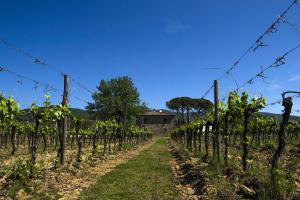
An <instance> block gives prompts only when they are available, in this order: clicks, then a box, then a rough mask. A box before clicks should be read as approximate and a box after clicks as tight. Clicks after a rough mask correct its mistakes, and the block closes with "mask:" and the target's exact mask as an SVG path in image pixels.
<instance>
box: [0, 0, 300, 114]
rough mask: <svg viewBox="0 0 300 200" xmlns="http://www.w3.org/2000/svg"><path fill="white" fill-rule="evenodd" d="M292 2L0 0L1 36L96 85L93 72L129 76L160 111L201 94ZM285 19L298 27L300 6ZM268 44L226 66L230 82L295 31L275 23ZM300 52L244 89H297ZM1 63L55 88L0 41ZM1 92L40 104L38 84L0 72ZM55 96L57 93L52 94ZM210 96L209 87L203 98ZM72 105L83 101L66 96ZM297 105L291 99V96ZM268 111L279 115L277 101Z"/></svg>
mask: <svg viewBox="0 0 300 200" xmlns="http://www.w3.org/2000/svg"><path fill="white" fill-rule="evenodd" d="M290 4H291V0H263V1H262V0H243V1H241V0H227V1H221V0H106V1H104V0H102V1H101V0H99V1H92V0H90V1H83V0H82V1H76V0H74V1H67V0H65V1H58V0H51V1H44V0H43V1H38V0H36V1H30V0H29V1H22V0H18V1H16V0H2V1H1V2H0V27H1V29H0V35H1V37H3V38H5V39H6V40H7V41H10V42H11V43H13V44H15V45H16V46H18V47H20V48H22V49H24V50H26V51H28V52H30V53H31V54H33V55H36V56H37V57H40V58H43V59H44V60H45V61H46V62H47V63H48V64H50V65H51V66H54V67H56V68H59V69H61V70H62V71H65V72H67V73H69V74H71V75H72V76H73V77H74V78H76V79H78V80H80V81H81V83H83V84H84V85H86V86H87V87H88V88H90V89H94V88H95V87H96V86H97V85H98V83H99V80H101V79H110V78H114V77H117V76H123V75H128V76H130V77H132V78H133V80H134V83H135V85H136V86H137V88H138V90H139V92H140V95H141V99H142V100H143V101H145V102H147V104H148V105H149V106H150V107H153V108H163V107H165V101H166V100H168V99H170V98H173V97H177V96H191V97H200V96H202V95H203V93H204V92H205V90H206V89H207V88H208V87H209V86H210V85H211V84H212V82H213V80H214V79H215V78H218V77H219V76H220V75H221V74H222V72H221V71H209V70H203V69H201V68H203V67H204V68H205V67H222V68H224V69H226V68H228V67H229V66H230V65H231V64H232V63H233V62H234V61H235V60H236V59H237V58H238V57H239V56H240V55H241V54H242V53H243V52H244V51H245V50H246V49H247V48H248V47H249V46H250V45H251V44H252V43H253V42H254V41H255V39H256V38H257V37H258V36H259V35H260V34H261V33H262V32H263V31H264V30H265V29H266V28H267V27H268V26H269V25H270V24H271V22H272V21H273V20H274V19H275V18H276V17H277V16H278V15H279V14H280V13H281V12H282V11H283V10H284V9H286V8H287V7H288V5H290ZM287 19H288V20H289V21H291V22H293V23H295V24H297V25H298V26H300V5H298V6H296V7H294V8H293V9H292V10H291V11H290V13H289V14H288V16H287ZM266 43H267V44H268V45H269V46H268V47H265V48H261V49H259V50H258V51H256V52H255V53H252V54H250V56H248V57H247V58H245V59H244V60H243V61H242V62H241V64H240V66H239V68H237V69H236V70H234V76H235V78H236V79H237V81H238V83H242V82H244V81H245V80H247V79H249V78H250V77H251V76H253V75H254V74H256V73H257V72H258V71H259V70H260V67H261V66H263V67H266V66H268V65H270V64H271V63H272V62H273V61H274V59H275V58H276V57H278V56H279V55H281V54H283V53H284V52H285V51H287V50H288V49H291V48H292V47H294V46H296V45H297V44H299V43H300V34H299V33H297V32H296V31H294V30H293V29H291V28H290V27H289V26H287V25H285V24H282V25H281V26H280V27H279V31H278V32H277V33H275V34H272V35H271V36H270V37H268V38H267V39H266ZM299 57H300V49H299V50H297V51H295V52H294V53H293V54H291V55H290V56H289V57H287V60H286V61H287V63H286V65H284V66H282V67H281V68H278V69H274V70H271V71H269V72H268V73H267V74H266V76H267V77H268V79H266V81H267V82H268V83H269V84H266V83H264V82H263V81H261V80H257V81H256V82H255V83H254V84H253V85H251V86H248V87H245V90H246V91H247V92H249V93H250V94H253V93H257V94H260V93H262V94H264V95H265V96H266V97H267V99H268V102H271V101H274V100H277V99H279V98H280V93H281V92H282V91H284V90H300V88H299V85H300V60H299ZM0 66H4V67H8V68H10V69H12V70H14V71H16V72H19V73H21V74H24V75H27V76H29V77H32V78H34V79H37V80H41V81H44V82H46V83H50V84H51V85H53V86H55V87H57V88H62V82H63V80H62V77H61V76H60V75H58V74H57V73H56V72H54V71H52V70H50V69H47V68H46V67H43V66H39V65H36V64H34V63H33V62H32V61H31V60H30V59H28V58H27V57H25V56H23V55H22V54H19V53H16V52H15V51H13V50H12V49H10V48H8V47H7V46H4V45H2V44H0ZM0 80H1V82H0V83H1V86H0V89H1V90H2V91H3V92H4V93H5V94H6V95H12V96H14V97H15V98H16V99H17V100H19V101H20V102H21V106H23V107H25V106H28V105H29V104H30V102H32V101H33V100H36V101H37V102H39V103H40V102H42V99H43V88H39V89H38V90H36V91H35V90H33V89H32V87H33V84H32V83H31V82H28V81H23V82H22V84H20V83H17V81H18V79H17V78H16V77H13V76H11V75H9V74H7V73H0ZM219 84H220V95H221V96H225V95H226V94H227V92H228V91H229V90H230V89H232V88H234V87H235V84H234V82H233V81H232V79H230V78H225V79H223V80H222V81H220V83H219ZM70 90H71V94H73V95H76V96H79V97H81V98H83V99H86V100H91V97H90V94H89V93H87V92H85V91H84V90H82V89H77V88H76V85H75V84H74V83H72V82H71V85H70ZM52 98H53V101H54V103H56V102H58V101H60V98H61V96H60V95H59V94H56V93H53V94H52ZM208 98H209V99H212V93H210V94H209V95H208ZM70 103H71V106H72V107H79V108H83V107H84V106H85V104H84V103H82V102H80V101H78V100H76V99H74V98H71V102H70ZM294 108H295V109H299V101H295V107H294ZM266 111H271V112H280V111H281V106H280V105H278V106H273V107H270V108H267V109H266Z"/></svg>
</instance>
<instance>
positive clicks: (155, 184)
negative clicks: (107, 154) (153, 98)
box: [80, 138, 181, 200]
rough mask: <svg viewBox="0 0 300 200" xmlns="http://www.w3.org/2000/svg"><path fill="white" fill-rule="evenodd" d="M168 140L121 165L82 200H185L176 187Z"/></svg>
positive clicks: (157, 142)
mask: <svg viewBox="0 0 300 200" xmlns="http://www.w3.org/2000/svg"><path fill="white" fill-rule="evenodd" d="M170 158H171V155H170V153H169V151H168V149H167V145H166V139H164V138H159V139H158V140H157V141H156V142H155V143H154V144H153V145H151V146H150V148H148V149H147V150H144V151H142V152H141V153H140V154H139V155H138V156H137V157H136V158H134V159H132V160H130V161H129V162H127V163H125V164H121V165H119V166H117V167H116V168H115V169H114V170H113V171H112V172H110V173H108V174H106V175H105V176H103V177H101V178H99V179H98V181H97V183H96V184H95V185H94V186H92V187H91V188H89V189H87V190H85V191H84V192H83V193H82V194H81V197H80V199H102V200H103V199H107V200H114V199H126V200H130V199H132V200H133V199H134V200H137V199H143V200H147V199H164V200H166V199H174V200H176V199H181V198H180V197H179V194H178V192H177V190H176V188H175V183H174V178H173V174H172V170H171V165H170Z"/></svg>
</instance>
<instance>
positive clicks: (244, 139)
mask: <svg viewBox="0 0 300 200" xmlns="http://www.w3.org/2000/svg"><path fill="white" fill-rule="evenodd" d="M249 119H250V110H249V109H246V110H245V112H244V131H243V134H242V145H243V156H242V164H243V170H244V171H245V170H246V169H247V157H248V152H249V145H248V138H247V135H248V124H249Z"/></svg>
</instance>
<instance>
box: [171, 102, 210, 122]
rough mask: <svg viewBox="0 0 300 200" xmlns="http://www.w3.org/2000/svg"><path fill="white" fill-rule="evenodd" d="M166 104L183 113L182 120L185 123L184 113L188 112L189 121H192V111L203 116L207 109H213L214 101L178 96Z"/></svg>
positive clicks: (187, 118)
mask: <svg viewBox="0 0 300 200" xmlns="http://www.w3.org/2000/svg"><path fill="white" fill-rule="evenodd" d="M166 106H167V107H168V108H169V109H170V110H173V111H175V112H177V113H180V114H181V122H183V123H184V121H185V120H184V118H185V117H184V114H185V113H186V120H187V122H189V121H190V114H191V112H194V113H197V115H198V116H199V117H200V116H203V115H204V114H205V113H206V112H207V111H210V110H212V108H213V103H212V102H211V101H209V100H207V99H203V98H201V99H196V98H190V97H176V98H173V99H171V100H170V101H167V102H166Z"/></svg>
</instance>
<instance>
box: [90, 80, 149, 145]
mask: <svg viewBox="0 0 300 200" xmlns="http://www.w3.org/2000/svg"><path fill="white" fill-rule="evenodd" d="M139 96H140V95H139V93H138V91H137V88H136V87H135V86H134V83H133V81H132V79H131V78H130V77H128V76H123V77H118V78H114V79H111V80H108V81H105V80H101V81H100V84H99V86H98V87H97V90H96V91H95V92H94V93H93V95H92V97H93V100H94V102H93V103H88V105H87V107H86V108H87V110H88V111H89V112H91V113H93V114H94V115H95V116H96V118H97V119H100V120H109V119H113V118H115V119H116V120H117V122H118V123H121V124H122V125H123V126H122V127H123V128H122V129H123V130H122V132H123V135H124V131H125V130H126V127H127V125H128V124H127V123H128V122H129V121H131V120H132V119H133V117H135V115H136V114H138V113H141V112H144V111H146V109H147V107H146V105H145V103H141V101H140V98H139ZM120 142H121V141H120Z"/></svg>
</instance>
